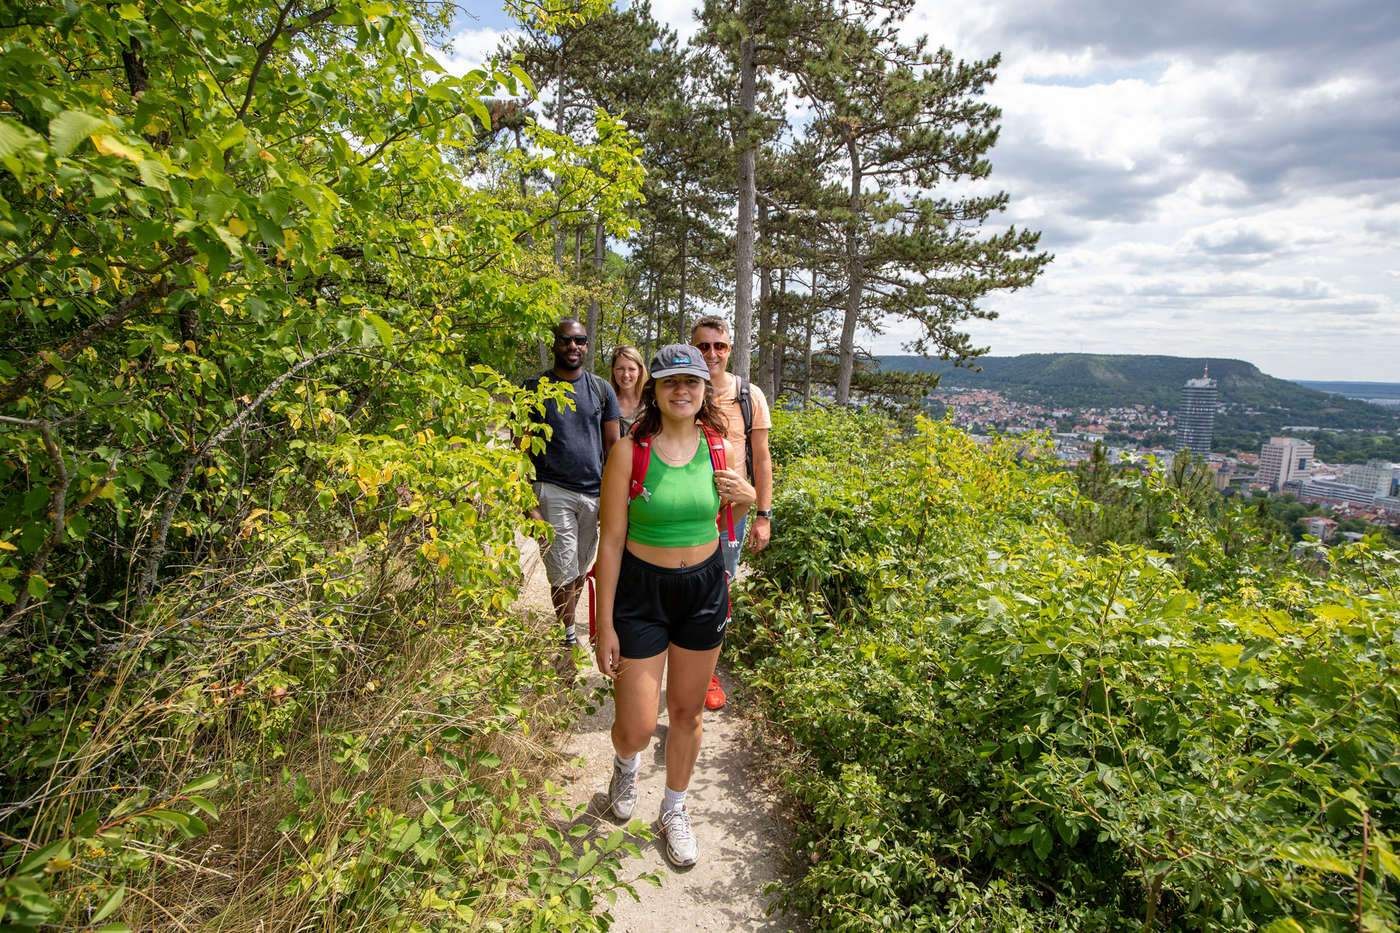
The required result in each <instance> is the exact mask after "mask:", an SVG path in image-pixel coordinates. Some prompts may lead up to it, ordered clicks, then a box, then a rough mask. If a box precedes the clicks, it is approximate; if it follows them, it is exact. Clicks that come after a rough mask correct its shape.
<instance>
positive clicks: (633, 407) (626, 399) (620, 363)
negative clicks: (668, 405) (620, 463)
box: [611, 344, 647, 437]
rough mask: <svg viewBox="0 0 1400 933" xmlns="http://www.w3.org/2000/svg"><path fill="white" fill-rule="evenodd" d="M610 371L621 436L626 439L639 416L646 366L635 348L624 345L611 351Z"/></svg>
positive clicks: (645, 378)
mask: <svg viewBox="0 0 1400 933" xmlns="http://www.w3.org/2000/svg"><path fill="white" fill-rule="evenodd" d="M611 370H612V387H613V391H614V392H616V393H617V406H618V408H620V409H621V410H622V436H623V437H626V436H627V435H628V434H630V433H631V432H632V425H634V424H636V423H637V416H638V415H639V414H641V401H642V386H643V385H645V384H646V381H647V366H646V364H645V363H643V362H642V354H641V353H640V352H638V350H637V348H636V347H634V346H631V345H628V344H624V345H623V346H620V347H618V348H617V349H616V350H614V351H613V354H612V363H611Z"/></svg>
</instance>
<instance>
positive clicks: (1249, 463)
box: [936, 368, 1400, 540]
mask: <svg viewBox="0 0 1400 933" xmlns="http://www.w3.org/2000/svg"><path fill="white" fill-rule="evenodd" d="M1310 385H1315V386H1316V387H1317V388H1319V389H1322V390H1323V391H1333V392H1336V391H1338V390H1337V389H1334V388H1331V386H1333V385H1342V384H1331V383H1314V384H1310ZM936 399H937V401H938V402H940V403H942V404H943V405H945V406H946V407H947V409H948V411H949V413H950V416H951V418H952V420H953V422H954V423H955V424H957V425H959V426H960V427H963V428H965V429H966V430H968V431H970V432H973V433H977V432H982V431H987V430H995V431H997V433H1004V434H1019V433H1027V432H1032V431H1047V432H1049V433H1050V434H1051V436H1052V437H1053V438H1054V440H1055V454H1056V456H1057V457H1058V458H1059V459H1060V460H1061V461H1063V462H1065V463H1071V464H1072V463H1077V462H1079V461H1082V460H1084V459H1086V458H1088V457H1089V456H1090V454H1091V452H1092V451H1093V448H1094V445H1095V444H1100V443H1101V444H1104V445H1105V447H1106V448H1107V450H1108V453H1109V456H1110V457H1111V458H1114V459H1117V458H1119V457H1121V456H1122V455H1123V454H1125V453H1136V454H1142V453H1151V454H1154V455H1156V456H1157V458H1158V459H1159V460H1161V461H1162V462H1169V461H1170V460H1171V458H1172V457H1173V456H1174V455H1175V453H1176V451H1178V450H1182V449H1188V450H1190V451H1192V452H1193V453H1195V454H1197V455H1198V456H1200V457H1201V458H1202V459H1203V460H1204V461H1205V463H1206V465H1207V467H1208V468H1209V469H1210V470H1211V472H1212V473H1213V474H1214V483H1215V487H1216V488H1217V489H1219V490H1221V491H1222V492H1227V493H1235V494H1243V495H1250V494H1259V493H1264V494H1270V495H1291V496H1293V497H1296V498H1297V500H1298V501H1299V502H1304V503H1312V504H1316V505H1319V506H1324V507H1326V508H1327V509H1328V510H1329V511H1330V512H1331V517H1328V516H1312V517H1310V518H1308V519H1306V522H1307V527H1308V531H1309V533H1310V534H1314V535H1316V536H1317V537H1318V538H1319V539H1321V540H1328V539H1329V538H1331V537H1332V535H1333V533H1334V531H1335V529H1336V527H1337V525H1338V524H1339V522H1342V521H1346V520H1348V519H1359V520H1361V521H1364V522H1367V523H1371V524H1381V525H1394V524H1397V523H1400V464H1396V463H1392V462H1389V461H1383V460H1368V461H1367V462H1365V463H1354V464H1340V463H1339V464H1332V463H1324V462H1322V461H1321V460H1318V459H1317V457H1316V452H1315V448H1314V445H1313V444H1311V443H1309V442H1308V441H1306V440H1303V439H1301V438H1297V437H1290V436H1288V435H1287V431H1288V430H1289V429H1290V426H1285V428H1284V432H1285V433H1283V434H1281V435H1279V436H1275V437H1270V438H1269V440H1268V441H1267V442H1265V443H1264V444H1263V445H1262V446H1261V448H1260V450H1259V452H1258V453H1253V452H1244V451H1240V452H1237V455H1235V456H1228V455H1224V454H1220V453H1215V452H1212V450H1211V446H1212V441H1213V439H1214V427H1215V418H1216V415H1217V413H1221V412H1223V411H1225V403H1224V402H1223V401H1222V399H1221V398H1220V387H1219V385H1218V384H1217V382H1216V380H1215V379H1212V378H1211V377H1210V372H1209V369H1208V368H1207V369H1206V370H1205V371H1204V372H1202V374H1201V376H1200V377H1198V378H1192V379H1188V380H1186V382H1185V383H1184V384H1183V385H1182V386H1181V390H1180V400H1179V403H1178V405H1177V407H1176V409H1175V410H1174V411H1168V410H1163V409H1161V408H1156V407H1153V406H1150V405H1123V406H1115V407H1105V408H1094V407H1089V408H1069V407H1054V406H1045V405H1036V404H1028V403H1025V402H1018V401H1013V400H1011V399H1008V398H1007V397H1006V395H1005V394H1004V393H1002V392H1000V391H996V390H990V389H970V388H958V387H949V388H940V389H939V390H938V391H937V394H936ZM1366 400H1367V401H1371V402H1373V403H1379V404H1383V405H1396V404H1400V399H1395V398H1393V397H1391V396H1389V395H1381V394H1380V393H1379V392H1377V393H1376V394H1374V395H1372V397H1371V398H1367V399H1366ZM1291 428H1292V430H1294V431H1296V432H1298V433H1307V432H1312V431H1316V430H1317V428H1316V427H1315V426H1313V425H1296V426H1291ZM1347 536H1348V537H1357V534H1356V533H1355V532H1349V533H1347Z"/></svg>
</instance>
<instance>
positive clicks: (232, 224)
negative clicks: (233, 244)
mask: <svg viewBox="0 0 1400 933" xmlns="http://www.w3.org/2000/svg"><path fill="white" fill-rule="evenodd" d="M228 232H229V233H232V234H233V235H234V236H242V235H243V234H245V233H247V232H248V225H247V224H246V223H244V222H243V218H242V217H239V216H238V215H237V214H234V215H233V216H232V217H230V218H229V219H228Z"/></svg>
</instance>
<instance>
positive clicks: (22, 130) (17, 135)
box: [0, 117, 39, 159]
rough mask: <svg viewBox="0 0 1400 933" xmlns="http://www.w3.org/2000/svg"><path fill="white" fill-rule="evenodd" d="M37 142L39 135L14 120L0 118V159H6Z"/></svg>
mask: <svg viewBox="0 0 1400 933" xmlns="http://www.w3.org/2000/svg"><path fill="white" fill-rule="evenodd" d="M37 142H39V134H38V133H35V132H34V131H33V130H31V129H30V128H29V127H27V126H21V125H20V124H18V123H16V122H15V121H14V120H9V119H6V118H4V117H0V159H3V158H8V157H9V156H12V155H14V154H15V153H17V152H20V151H21V150H24V149H28V148H29V147H30V146H32V145H34V144H35V143H37Z"/></svg>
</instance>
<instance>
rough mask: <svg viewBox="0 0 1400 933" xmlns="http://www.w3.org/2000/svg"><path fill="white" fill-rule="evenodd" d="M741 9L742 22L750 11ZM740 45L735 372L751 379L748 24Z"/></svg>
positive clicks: (753, 79)
mask: <svg viewBox="0 0 1400 933" xmlns="http://www.w3.org/2000/svg"><path fill="white" fill-rule="evenodd" d="M745 6H747V4H745V5H744V6H741V7H740V13H739V18H740V19H741V20H744V19H745V16H746V14H747V10H746V9H745ZM743 28H744V37H743V38H742V39H741V40H740V41H739V113H740V122H739V216H738V222H737V224H736V243H735V250H734V352H733V355H732V356H731V357H730V369H731V371H732V372H735V373H738V374H739V375H742V376H744V377H745V378H748V376H749V342H750V340H751V332H752V330H753V246H754V243H753V238H754V229H753V214H754V201H755V200H756V194H757V192H756V190H755V187H754V185H755V179H754V162H755V157H756V154H757V151H758V140H757V138H756V137H757V134H756V133H755V132H754V110H755V109H756V104H757V97H758V92H757V81H758V60H757V56H756V55H755V54H754V41H753V31H752V29H751V28H750V27H749V26H748V25H747V24H745V25H744V27H743Z"/></svg>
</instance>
